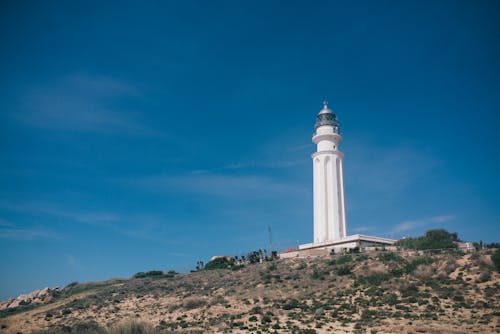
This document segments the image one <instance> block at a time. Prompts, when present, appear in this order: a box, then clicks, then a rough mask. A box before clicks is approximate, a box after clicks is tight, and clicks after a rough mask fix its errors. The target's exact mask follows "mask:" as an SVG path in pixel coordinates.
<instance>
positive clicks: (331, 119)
mask: <svg viewBox="0 0 500 334" xmlns="http://www.w3.org/2000/svg"><path fill="white" fill-rule="evenodd" d="M324 125H329V126H332V127H333V130H334V132H335V133H339V121H338V120H337V116H336V115H335V113H334V112H333V111H332V110H331V109H330V108H328V103H326V102H324V103H323V109H321V111H320V112H319V114H318V116H317V117H316V124H315V125H314V129H315V130H316V129H317V128H319V127H320V126H324Z"/></svg>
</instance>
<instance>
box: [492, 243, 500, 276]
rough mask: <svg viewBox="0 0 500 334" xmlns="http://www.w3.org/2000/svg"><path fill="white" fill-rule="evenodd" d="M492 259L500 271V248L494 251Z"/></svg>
mask: <svg viewBox="0 0 500 334" xmlns="http://www.w3.org/2000/svg"><path fill="white" fill-rule="evenodd" d="M491 260H492V261H493V265H494V266H495V269H496V271H498V272H500V248H499V249H497V250H496V251H495V253H493V255H492V256H491Z"/></svg>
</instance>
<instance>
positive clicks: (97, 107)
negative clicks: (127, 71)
mask: <svg viewBox="0 0 500 334" xmlns="http://www.w3.org/2000/svg"><path fill="white" fill-rule="evenodd" d="M140 97H141V94H140V92H139V91H138V90H137V89H136V88H134V87H132V86H131V85H129V84H127V83H125V82H121V81H119V80H115V79H112V78H109V77H103V76H88V75H81V74H76V75H70V76H68V77H66V78H63V79H62V80H61V81H60V82H56V83H53V84H45V85H43V88H40V87H37V88H34V89H32V90H31V91H29V92H27V93H26V94H25V96H24V97H23V104H22V105H23V109H22V110H21V111H18V112H17V113H16V114H15V115H13V117H14V118H15V119H16V120H18V121H19V122H21V123H24V124H27V125H30V126H34V127H40V128H46V129H55V130H66V131H82V132H86V131H87V132H106V133H107V132H120V133H128V134H139V135H154V136H157V135H160V133H159V132H157V131H156V130H154V129H152V128H151V127H149V126H148V125H146V124H144V123H143V122H141V120H140V117H139V113H137V112H133V111H131V110H126V109H125V110H124V109H123V108H116V107H112V105H113V104H117V103H119V102H122V101H123V100H124V99H125V100H130V99H131V100H138V99H139V98H140Z"/></svg>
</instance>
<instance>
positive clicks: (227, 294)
mask: <svg viewBox="0 0 500 334" xmlns="http://www.w3.org/2000/svg"><path fill="white" fill-rule="evenodd" d="M498 254H500V253H499V251H498V250H496V249H494V248H483V249H481V250H479V251H477V252H473V253H466V254H465V253H461V252H459V251H457V250H456V249H454V248H450V249H448V250H443V251H440V252H439V253H436V252H434V251H426V250H405V251H400V252H389V251H373V252H366V253H355V254H347V255H330V256H325V257H317V258H307V259H304V258H296V259H288V260H280V259H274V260H273V261H263V262H262V263H260V261H259V262H254V263H253V264H245V265H242V264H241V263H242V261H241V260H240V261H239V262H238V263H235V262H233V261H232V260H231V258H226V257H223V258H215V259H213V261H211V262H212V264H211V265H209V264H210V262H209V263H208V264H207V266H208V268H206V267H207V266H204V267H205V268H204V269H200V268H198V270H196V271H193V272H192V273H189V274H178V273H175V272H161V271H150V272H146V273H138V274H136V275H134V277H132V278H131V279H119V280H110V281H105V282H99V283H85V284H80V283H72V284H70V285H68V286H67V287H66V288H64V289H63V290H62V291H61V292H60V294H59V295H58V296H56V297H55V298H54V299H53V300H51V301H50V302H49V303H47V304H43V305H38V306H33V305H27V306H22V307H19V308H18V309H15V310H11V311H9V312H4V313H3V314H1V315H0V334H2V333H5V334H11V333H12V334H14V333H32V332H35V333H39V334H62V333H67V334H80V333H96V334H115V333H120V334H129V333H130V334H132V333H138V334H141V333H148V334H149V333H165V334H168V333H170V334H172V333H192V334H193V333H255V334H257V333H295V334H303V333H318V334H321V333H421V332H424V333H455V334H456V333H498V332H499V331H500V322H499V318H500V313H499V312H498V310H499V309H500V274H499V273H498V272H497V270H496V268H497V267H496V266H497V265H498V257H499V255H498ZM220 259H222V260H220ZM236 265H238V266H240V267H239V268H238V270H234V268H233V267H234V266H236Z"/></svg>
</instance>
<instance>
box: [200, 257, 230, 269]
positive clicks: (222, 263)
mask: <svg viewBox="0 0 500 334" xmlns="http://www.w3.org/2000/svg"><path fill="white" fill-rule="evenodd" d="M235 266H237V265H236V261H235V260H234V259H233V258H227V257H225V256H221V257H217V258H215V259H213V260H212V261H210V262H208V263H207V264H206V265H205V270H214V269H232V268H233V267H235Z"/></svg>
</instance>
